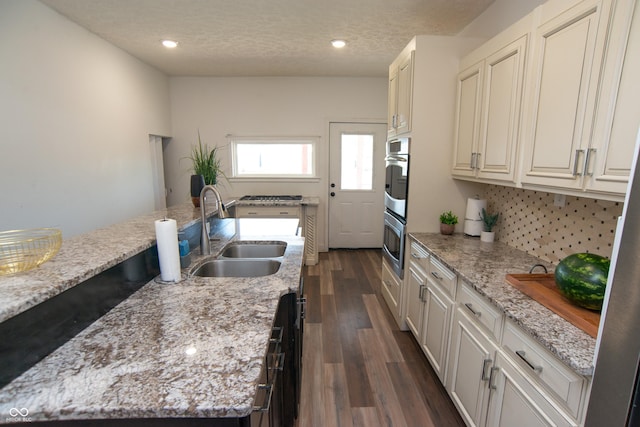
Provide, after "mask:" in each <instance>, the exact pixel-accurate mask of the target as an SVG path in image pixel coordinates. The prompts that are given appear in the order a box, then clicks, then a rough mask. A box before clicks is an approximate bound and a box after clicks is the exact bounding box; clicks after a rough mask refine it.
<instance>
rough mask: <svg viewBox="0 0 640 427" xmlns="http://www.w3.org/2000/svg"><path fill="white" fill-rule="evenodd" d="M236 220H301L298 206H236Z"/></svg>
mask: <svg viewBox="0 0 640 427" xmlns="http://www.w3.org/2000/svg"><path fill="white" fill-rule="evenodd" d="M236 217H237V218H301V214H300V207H299V206H242V205H240V206H236Z"/></svg>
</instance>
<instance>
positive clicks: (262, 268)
mask: <svg viewBox="0 0 640 427" xmlns="http://www.w3.org/2000/svg"><path fill="white" fill-rule="evenodd" d="M286 248H287V244H286V243H285V242H264V243H263V242H243V241H241V240H240V241H236V242H231V243H229V244H228V245H227V246H226V247H225V248H224V249H223V250H222V252H221V253H220V255H218V256H217V257H215V258H213V259H208V260H206V261H205V262H204V263H203V264H201V265H198V266H196V267H195V268H194V270H193V271H192V272H191V275H192V276H199V277H260V276H269V275H271V274H275V273H277V272H278V270H279V269H280V265H281V257H283V256H284V252H285V250H286Z"/></svg>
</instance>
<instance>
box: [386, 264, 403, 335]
mask: <svg viewBox="0 0 640 427" xmlns="http://www.w3.org/2000/svg"><path fill="white" fill-rule="evenodd" d="M381 291H382V297H383V298H384V300H385V301H386V303H387V306H388V307H389V310H391V314H393V318H394V319H395V321H396V323H397V324H398V326H400V327H402V325H401V323H402V321H401V315H402V314H401V311H402V304H401V302H402V281H401V280H400V279H399V278H398V277H397V276H396V275H395V273H394V272H393V270H392V269H391V267H390V266H389V265H388V264H387V261H386V260H385V259H383V260H382V284H381Z"/></svg>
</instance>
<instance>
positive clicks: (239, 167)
mask: <svg viewBox="0 0 640 427" xmlns="http://www.w3.org/2000/svg"><path fill="white" fill-rule="evenodd" d="M316 145H317V138H309V137H306V138H233V139H232V140H231V147H232V156H233V177H234V178H258V177H272V178H315V177H316V165H315V163H316Z"/></svg>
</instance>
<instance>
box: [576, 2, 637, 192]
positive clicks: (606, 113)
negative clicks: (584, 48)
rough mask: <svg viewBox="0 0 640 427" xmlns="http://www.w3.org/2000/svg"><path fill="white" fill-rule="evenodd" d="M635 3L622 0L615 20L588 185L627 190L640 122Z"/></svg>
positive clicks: (586, 183)
mask: <svg viewBox="0 0 640 427" xmlns="http://www.w3.org/2000/svg"><path fill="white" fill-rule="evenodd" d="M633 4H634V2H633V0H632V1H630V2H629V1H626V2H621V3H618V5H617V6H616V8H617V9H618V10H617V11H616V13H615V14H614V18H613V21H612V23H611V34H610V37H609V38H610V43H609V45H610V48H609V49H607V53H606V57H605V63H604V68H603V72H602V78H601V82H602V83H601V84H602V87H601V90H600V99H599V102H598V104H597V110H596V121H595V126H594V132H593V138H594V143H593V144H592V146H591V147H590V150H591V156H590V163H591V164H590V165H589V166H588V169H587V172H586V174H585V175H586V182H585V187H586V188H587V190H594V191H604V192H614V193H620V194H624V193H625V192H626V189H627V183H628V181H629V174H630V172H631V159H632V158H633V154H634V148H635V141H636V136H637V134H638V128H639V127H640V102H638V98H639V97H640V79H639V78H638V76H640V6H638V5H636V6H635V10H634V11H633V13H631V11H632V8H633ZM632 18H633V19H632ZM627 36H628V37H627Z"/></svg>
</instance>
